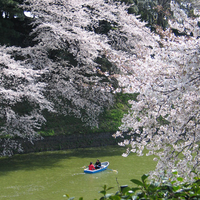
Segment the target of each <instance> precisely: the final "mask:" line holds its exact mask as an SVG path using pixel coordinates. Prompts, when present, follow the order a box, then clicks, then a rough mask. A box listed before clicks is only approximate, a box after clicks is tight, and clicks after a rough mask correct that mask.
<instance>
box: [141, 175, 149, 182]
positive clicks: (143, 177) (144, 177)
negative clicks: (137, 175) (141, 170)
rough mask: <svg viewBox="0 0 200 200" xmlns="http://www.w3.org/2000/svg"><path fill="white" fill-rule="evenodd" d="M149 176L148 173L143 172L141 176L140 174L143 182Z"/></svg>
mask: <svg viewBox="0 0 200 200" xmlns="http://www.w3.org/2000/svg"><path fill="white" fill-rule="evenodd" d="M148 177H149V175H148V174H144V175H143V176H142V178H141V179H142V182H144V181H145V180H146V179H147V178H148Z"/></svg>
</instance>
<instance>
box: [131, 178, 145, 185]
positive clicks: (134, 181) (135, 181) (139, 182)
mask: <svg viewBox="0 0 200 200" xmlns="http://www.w3.org/2000/svg"><path fill="white" fill-rule="evenodd" d="M131 182H133V183H135V184H136V185H140V186H144V184H143V183H142V182H141V181H139V180H137V179H131Z"/></svg>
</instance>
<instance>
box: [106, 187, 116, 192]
mask: <svg viewBox="0 0 200 200" xmlns="http://www.w3.org/2000/svg"><path fill="white" fill-rule="evenodd" d="M113 188H114V187H109V188H108V189H107V190H106V191H108V190H111V189H113Z"/></svg>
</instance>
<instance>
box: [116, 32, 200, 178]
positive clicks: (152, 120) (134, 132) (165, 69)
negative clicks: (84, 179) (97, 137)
mask: <svg viewBox="0 0 200 200" xmlns="http://www.w3.org/2000/svg"><path fill="white" fill-rule="evenodd" d="M160 34H161V35H162V39H160V40H159V42H160V46H161V47H162V48H156V47H155V48H154V49H152V52H150V53H149V54H146V55H145V56H144V57H143V59H142V60H139V59H137V60H133V59H132V60H129V66H127V68H128V67H129V68H130V70H131V72H132V74H131V75H129V76H128V78H127V79H125V77H123V80H126V81H127V83H126V85H129V88H130V89H129V92H133V91H135V92H138V93H139V95H138V97H137V99H138V101H137V102H135V101H130V104H131V105H132V108H131V109H130V111H129V113H128V114H126V115H125V116H124V117H123V119H122V122H123V124H122V126H121V127H120V128H119V131H117V132H116V134H114V135H113V136H114V137H124V136H125V135H126V139H125V140H124V142H122V143H120V144H119V145H121V146H126V145H127V146H128V149H127V152H126V153H124V154H123V156H125V157H126V156H128V155H129V153H130V152H135V153H137V154H138V155H140V156H141V155H143V153H144V150H145V149H146V150H148V153H147V155H155V160H156V161H158V164H157V167H156V170H155V171H153V172H152V173H151V175H152V177H157V178H159V177H160V176H162V177H163V176H166V177H171V175H172V171H173V170H177V171H178V173H179V175H182V177H184V178H185V181H188V180H191V179H192V178H193V177H194V176H196V174H195V173H199V171H200V164H199V162H200V155H199V149H200V147H199V144H200V121H199V120H200V104H199V102H200V90H199V83H200V76H199V75H200V71H199V70H200V69H199V63H200V46H199V45H200V40H199V39H196V38H194V37H175V36H174V35H173V34H171V32H170V31H166V32H162V33H161V32H160ZM127 63H128V61H127ZM126 89H128V88H126ZM127 92H128V91H127ZM127 137H128V139H127Z"/></svg>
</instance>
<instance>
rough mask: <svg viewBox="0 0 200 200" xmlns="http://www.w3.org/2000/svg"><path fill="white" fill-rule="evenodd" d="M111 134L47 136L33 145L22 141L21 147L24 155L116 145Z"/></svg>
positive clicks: (116, 142) (118, 140) (115, 140)
mask: <svg viewBox="0 0 200 200" xmlns="http://www.w3.org/2000/svg"><path fill="white" fill-rule="evenodd" d="M112 134H113V133H93V134H79V135H76V134H73V135H59V136H48V137H44V138H43V139H42V140H38V141H35V142H34V144H32V143H30V142H29V141H23V142H22V146H23V148H24V153H30V152H41V151H55V150H65V149H75V148H88V147H100V146H108V145H117V144H118V142H120V141H121V140H120V139H119V138H117V139H115V138H113V137H112Z"/></svg>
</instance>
